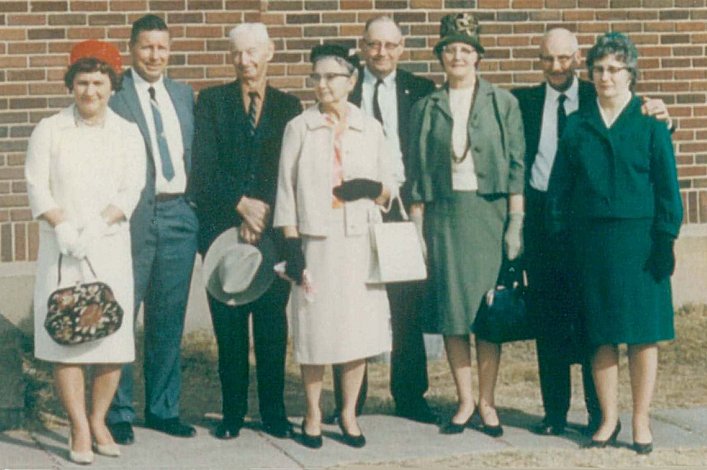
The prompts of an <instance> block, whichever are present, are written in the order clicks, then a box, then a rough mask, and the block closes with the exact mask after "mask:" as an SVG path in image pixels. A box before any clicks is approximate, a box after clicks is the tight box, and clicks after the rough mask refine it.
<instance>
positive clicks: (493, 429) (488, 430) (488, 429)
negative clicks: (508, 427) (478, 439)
mask: <svg viewBox="0 0 707 470" xmlns="http://www.w3.org/2000/svg"><path fill="white" fill-rule="evenodd" d="M474 415H476V416H478V417H479V421H480V422H481V424H480V425H476V426H474V429H476V430H477V431H481V432H482V433H484V434H486V435H487V436H490V437H501V436H503V426H501V423H500V421H499V423H498V424H495V425H493V426H491V425H488V424H486V422H485V421H484V418H482V417H481V413H479V409H478V408H477V409H476V410H474ZM474 415H472V416H471V417H472V418H473V417H474Z"/></svg>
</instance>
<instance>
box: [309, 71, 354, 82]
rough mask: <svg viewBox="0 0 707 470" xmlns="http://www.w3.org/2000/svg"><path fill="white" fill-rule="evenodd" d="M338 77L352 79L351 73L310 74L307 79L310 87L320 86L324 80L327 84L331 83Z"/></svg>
mask: <svg viewBox="0 0 707 470" xmlns="http://www.w3.org/2000/svg"><path fill="white" fill-rule="evenodd" d="M338 77H347V78H349V77H351V74H349V73H310V74H309V77H307V81H308V82H309V84H310V85H319V83H320V82H321V81H322V79H324V81H325V82H327V83H330V82H331V81H333V80H334V79H335V78H338Z"/></svg>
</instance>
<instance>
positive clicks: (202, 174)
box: [188, 93, 243, 230]
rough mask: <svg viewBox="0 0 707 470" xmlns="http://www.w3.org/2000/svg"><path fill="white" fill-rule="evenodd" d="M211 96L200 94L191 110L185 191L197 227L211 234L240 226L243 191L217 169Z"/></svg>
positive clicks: (217, 153) (215, 130)
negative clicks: (193, 208)
mask: <svg viewBox="0 0 707 470" xmlns="http://www.w3.org/2000/svg"><path fill="white" fill-rule="evenodd" d="M213 96H214V95H213V94H206V93H202V95H200V96H199V99H198V101H197V103H196V107H195V109H194V144H193V149H192V160H193V162H192V167H193V170H192V173H191V179H190V182H189V190H188V193H189V198H190V200H191V201H193V202H194V203H195V204H196V213H197V215H198V217H199V221H200V223H202V224H203V225H204V228H205V229H210V230H214V229H216V228H217V227H215V226H214V225H215V224H218V225H230V226H237V225H240V223H241V218H240V217H239V215H238V213H237V212H236V209H235V204H236V203H237V202H238V201H239V200H240V198H241V196H242V195H243V191H242V188H238V187H237V185H236V184H235V181H233V182H230V183H229V179H230V178H229V175H228V174H227V172H226V171H223V169H222V168H220V167H219V139H218V135H217V123H216V113H215V110H216V109H217V105H216V104H215V103H213V99H212V97H213ZM228 221H231V223H230V224H228V223H227V222H228ZM223 228H226V227H223Z"/></svg>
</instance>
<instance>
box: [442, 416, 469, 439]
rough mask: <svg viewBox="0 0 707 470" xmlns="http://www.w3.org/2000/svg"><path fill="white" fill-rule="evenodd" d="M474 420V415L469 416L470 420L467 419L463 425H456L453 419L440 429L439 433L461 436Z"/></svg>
mask: <svg viewBox="0 0 707 470" xmlns="http://www.w3.org/2000/svg"><path fill="white" fill-rule="evenodd" d="M472 419H474V413H472V414H471V416H469V419H467V420H466V421H465V422H463V423H455V422H454V421H452V420H451V419H450V420H449V421H447V422H446V423H445V424H443V425H442V427H440V428H439V433H440V434H461V433H463V432H464V429H465V428H466V427H467V426H469V425H470V424H471V420H472Z"/></svg>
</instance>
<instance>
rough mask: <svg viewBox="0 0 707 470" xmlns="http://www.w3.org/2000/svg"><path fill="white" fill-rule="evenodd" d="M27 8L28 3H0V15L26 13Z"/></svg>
mask: <svg viewBox="0 0 707 470" xmlns="http://www.w3.org/2000/svg"><path fill="white" fill-rule="evenodd" d="M28 6H29V2H28V1H24V2H12V1H7V0H6V1H4V2H2V3H0V13H9V12H14V11H27V10H28Z"/></svg>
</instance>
